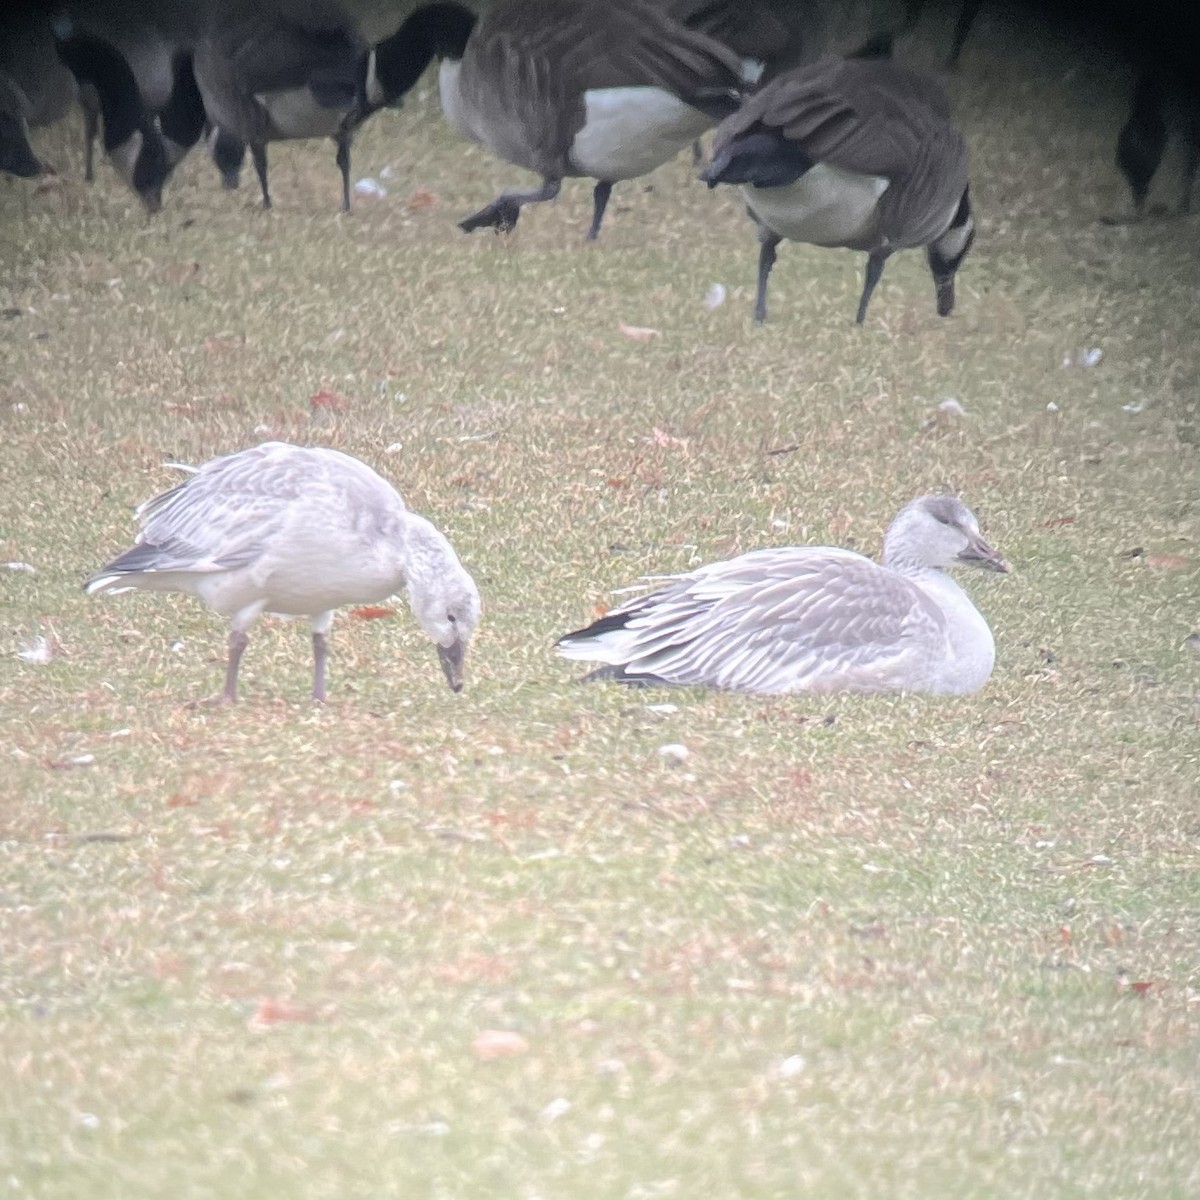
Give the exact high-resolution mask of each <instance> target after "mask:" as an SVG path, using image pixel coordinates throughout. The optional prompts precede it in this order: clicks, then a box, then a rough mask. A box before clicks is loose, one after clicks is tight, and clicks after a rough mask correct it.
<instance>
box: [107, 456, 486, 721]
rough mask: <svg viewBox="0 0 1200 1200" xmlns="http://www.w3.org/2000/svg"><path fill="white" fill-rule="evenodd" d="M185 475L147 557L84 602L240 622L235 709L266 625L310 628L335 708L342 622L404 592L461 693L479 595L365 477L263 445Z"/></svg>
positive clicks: (317, 691)
mask: <svg viewBox="0 0 1200 1200" xmlns="http://www.w3.org/2000/svg"><path fill="white" fill-rule="evenodd" d="M184 469H186V470H189V471H191V472H192V473H191V474H190V475H189V477H188V478H187V479H185V480H184V481H183V482H182V483H180V484H178V485H176V486H175V487H173V488H171V489H170V490H169V491H166V492H163V493H162V494H161V495H159V496H155V497H154V498H153V499H150V500H147V501H146V502H145V503H144V504H142V505H141V506H139V508H138V509H137V514H136V515H137V518H138V520H139V522H140V523H141V526H142V529H141V532H140V533H139V535H138V537H137V539H136V542H135V544H134V545H133V547H132V548H131V549H129V550H126V551H125V552H124V553H123V554H120V555H118V556H117V557H116V558H114V559H113V560H112V562H110V563H108V564H107V565H105V566H104V567H102V568H101V569H100V570H99V571H97V572H96V574H95V575H93V576H92V578H91V579H89V580H88V582H87V584H86V585H85V591H87V592H88V593H89V594H91V593H94V592H101V591H111V592H120V591H126V590H128V589H130V588H143V589H147V590H152V591H166V592H186V593H188V594H190V595H193V596H197V597H199V599H201V600H202V601H204V603H205V604H207V605H208V606H209V607H210V608H212V609H215V610H216V611H217V612H219V613H221V614H222V615H223V616H226V617H228V618H229V622H230V632H229V663H228V669H227V673H226V680H225V691H224V693H223V698H224V699H226V700H230V701H232V700H236V699H237V675H238V666H239V663H240V661H241V656H242V653H243V652H244V650H245V648H246V644H247V642H248V640H249V638H248V632H247V631H248V630H249V628H250V626H251V625H253V624H254V622H255V621H256V620H257V619H258V618H259V616H261V615H262V614H263V613H264V612H272V613H280V614H284V615H288V616H302V617H308V618H309V623H310V625H311V627H312V636H313V664H314V671H313V697H314V698H315V699H317V700H319V701H323V700H324V699H325V694H326V692H325V665H326V658H327V645H326V635H327V634H328V632H329V628H330V626H331V624H332V622H333V613H334V610H335V609H338V608H340V607H342V606H343V605H346V604H353V603H362V602H371V601H380V600H385V599H387V598H388V597H389V596H391V595H392V594H393V593H394V592H396V591H398V590H399V589H400V588H401V587H404V588H406V589H407V591H408V598H409V603H410V605H411V607H412V610H413V614H414V615H415V616H416V618H417V621H418V623H419V624H420V625H421V628H422V629H423V630H424V631H425V633H426V634H427V635H428V637H429V638H430V639H431V640H432V641H433V642H434V643H435V645H436V646H437V650H438V657H439V659H440V660H441V664H442V668H443V670H444V671H445V673H446V679H447V682H448V683H449V684H450V687H451V688H452V689H453V690H454V691H459V690H460V689H461V688H462V684H463V668H464V662H465V658H466V652H467V646H468V644H469V642H470V639H471V634H472V633H473V631H474V629H475V625H476V623H477V622H478V620H479V615H480V601H479V592H478V590H477V588H476V587H475V584H474V582H473V581H472V579H471V577H470V575H468V574H467V572H466V571H465V570H464V569H463V566H462V564H461V563H460V562H459V560H458V556H457V555H456V554H455V552H454V550H453V548H452V547H451V545H450V543H449V542H448V541H447V540H446V538H445V537H444V536H443V535H442V534H441V533H440V532H438V530H437V529H435V528H434V527H433V525H431V524H430V523H429V522H428V521H427V520H425V518H424V517H420V516H418V515H417V514H416V513H413V512H410V511H409V510H408V509H407V508H406V507H405V504H404V501H403V500H402V499H401V498H400V495H399V493H398V492H397V491H396V489H395V488H393V487H392V485H391V484H390V483H388V482H387V481H386V480H385V479H383V478H382V477H381V476H380V475H378V474H376V473H375V472H374V471H373V470H372V469H371V468H370V467H368V466H367V465H366V463H363V462H361V461H359V460H358V459H356V458H353V457H351V456H350V455H348V454H343V453H341V452H340V451H338V450H330V449H327V448H325V447H320V446H292V445H288V444H287V443H284V442H264V443H263V444H262V445H260V446H255V447H253V448H251V449H249V450H242V451H240V452H238V453H236V454H229V455H225V456H223V457H220V458H214V459H211V460H210V461H208V462H206V463H203V464H202V465H201V466H199V467H194V468H192V467H188V468H184Z"/></svg>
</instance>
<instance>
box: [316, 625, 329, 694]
mask: <svg viewBox="0 0 1200 1200" xmlns="http://www.w3.org/2000/svg"><path fill="white" fill-rule="evenodd" d="M312 643H313V693H312V694H313V699H314V700H315V701H316V702H317V703H318V704H324V703H325V664H326V663H327V662H328V661H329V644H328V642H327V641H326V638H325V635H324V634H323V633H317V632H316V631H315V630H314V631H313V635H312Z"/></svg>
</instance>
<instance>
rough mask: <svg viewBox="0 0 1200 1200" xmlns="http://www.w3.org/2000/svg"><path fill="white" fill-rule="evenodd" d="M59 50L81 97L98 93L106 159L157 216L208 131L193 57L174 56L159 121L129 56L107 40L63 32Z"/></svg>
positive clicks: (179, 53)
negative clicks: (174, 177) (177, 173)
mask: <svg viewBox="0 0 1200 1200" xmlns="http://www.w3.org/2000/svg"><path fill="white" fill-rule="evenodd" d="M57 45H58V54H59V57H60V58H61V59H62V61H63V62H64V63H65V64H66V65H67V66H68V67H69V68H70V70H71V72H72V74H73V75H74V76H75V78H76V80H77V81H78V82H79V84H80V85H81V91H82V90H83V88H82V85H88V86H89V87H90V88H92V89H94V93H95V95H96V97H97V99H98V103H99V108H100V113H101V116H102V118H103V127H104V150H105V153H106V154H107V155H108V157H109V159H110V160H111V161H112V164H113V166H114V167H115V168H116V170H117V173H118V174H119V175H120V176H121V177H122V178H123V179H124V180H125V182H126V183H128V184H129V186H130V187H131V188H132V189H133V190H134V191H135V192H136V193H137V195H138V197H139V198H140V199H141V201H142V203H143V204H144V205H145V206H146V209H147V211H148V212H151V213H154V212H157V211H158V210H159V209H160V208H161V207H162V189H163V185H164V184H165V183H166V181H167V179H168V178H170V175H171V172H172V171H173V170H174V169H175V166H176V165H177V164H178V163H179V161H180V160H181V159H182V158H183V156H184V155H185V154H186V153H187V151H188V149H189V148H190V147H191V146H192V145H194V144H195V142H196V140H197V138H198V137H199V136H200V131H201V129H202V128H203V125H204V105H203V102H202V100H201V97H200V92H199V90H198V89H197V87H196V78H195V75H194V73H193V70H192V56H191V52H190V51H187V50H177V51H175V52H174V55H173V63H172V87H171V91H170V94H169V96H168V98H167V100H166V102H165V104H164V105H163V107H162V109H161V111H160V112H159V114H158V116H157V117H155V116H154V115H153V114H152V113H151V112H150V110H149V109H148V108H147V106H146V104H145V102H144V100H143V98H142V94H141V90H140V88H139V87H138V83H137V79H136V77H135V75H134V73H133V70H132V68H131V67H130V65H129V63H128V62H127V61H126V59H125V57H124V55H122V54H121V53H120V51H118V50H117V49H116V48H115V47H114V46H112V45H110V44H109V42H107V41H106V40H105V39H103V38H100V37H96V36H94V35H92V34H89V33H78V32H73V31H68V30H64V34H63V36H60V37H59V38H58V41H57ZM89 169H90V168H89Z"/></svg>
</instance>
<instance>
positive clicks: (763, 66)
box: [660, 0, 832, 85]
mask: <svg viewBox="0 0 1200 1200" xmlns="http://www.w3.org/2000/svg"><path fill="white" fill-rule="evenodd" d="M660 2H661V3H663V4H664V5H665V8H666V11H667V12H668V13H669V14H670V15H671V16H672V17H674V18H675V20H677V21H679V22H681V23H682V24H684V25H686V26H687V27H688V28H689V29H694V30H696V31H697V32H698V33H703V34H705V35H707V36H708V37H711V38H713V39H715V40H716V41H718V42H720V43H721V44H722V45H724V46H728V47H729V49H730V50H732V51H733V52H734V53H735V54H736V55H737V56H738V57H739V58H740V59H741V60H742V63H743V74H744V75H746V76H748V77H750V81H751V82H752V83H754V84H755V85H761V84H764V83H767V82H769V81H770V80H771V79H773V78H774V77H775V76H776V75H778V74H780V73H781V72H782V71H786V70H788V69H789V68H791V67H798V66H800V65H801V64H802V63H805V62H810V61H812V60H814V59H816V58H818V57H819V56H820V54H821V49H822V47H823V46H824V44H825V41H826V39H827V36H828V35H827V26H828V23H829V17H830V10H831V7H832V6H831V4H830V3H829V2H828V0H660Z"/></svg>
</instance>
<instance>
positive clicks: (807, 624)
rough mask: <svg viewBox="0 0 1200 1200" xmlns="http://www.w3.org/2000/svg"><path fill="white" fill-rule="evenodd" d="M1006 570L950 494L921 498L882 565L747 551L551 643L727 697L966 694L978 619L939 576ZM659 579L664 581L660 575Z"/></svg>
mask: <svg viewBox="0 0 1200 1200" xmlns="http://www.w3.org/2000/svg"><path fill="white" fill-rule="evenodd" d="M963 565H966V566H977V567H986V568H988V569H990V570H993V571H1005V572H1006V571H1008V569H1009V567H1008V564H1007V563H1006V562H1005V561H1004V559H1003V558H1001V557H1000V555H999V554H998V553H997V552H996V551H995V550H994V549H993V548H992V547H991V546H989V545H988V543H987V542H986V541H984V539H983V537H982V536H981V535H980V532H979V523H978V522H977V521H976V520H975V517H974V516H973V515H972V513H971V512H970V510H969V509H968V508H967V507H966V506H965V505H964V504H963V503H962V502H961V501H959V500H958V499H956V498H955V497H953V496H921V497H920V498H918V499H916V500H914V501H912V503H910V504H908V505H906V506H905V507H904V508H903V509H901V510H900V513H899V515H898V516H897V517H896V518H895V520H894V521H892V523H891V525H890V526H889V528H888V531H887V534H886V535H885V536H884V539H883V565H882V566H879V565H878V564H876V563H874V562H872V561H871V560H870V559H869V558H864V557H863V556H862V555H861V554H855V553H854V552H853V551H852V550H839V549H834V548H831V547H828V546H790V547H779V548H777V549H767V550H752V551H751V552H750V553H749V554H743V555H741V556H740V557H738V558H734V559H730V560H729V561H727V562H720V563H713V564H710V565H709V566H704V567H701V568H700V569H699V570H696V571H691V572H689V573H688V574H686V575H676V576H669V577H668V581H667V585H666V586H665V587H663V588H662V589H660V590H659V591H655V592H650V593H649V594H647V595H642V596H638V597H637V598H636V599H633V600H630V601H628V602H626V603H625V604H622V605H621V606H620V607H619V608H616V609H614V610H613V611H612V612H610V613H608V614H607V615H605V616H603V617H601V618H600V620H598V621H596V622H594V623H593V624H592V625H590V626H588V628H586V629H581V630H579V631H578V632H576V633H569V634H567V635H566V637H564V638H562V639H561V640H560V641H559V642H558V649H559V652H560V653H561V654H563V655H564V656H566V657H567V658H579V659H586V660H591V661H593V662H602V663H605V664H607V665H606V666H604V667H602V668H600V669H599V670H597V671H594V672H592V674H591V675H589V676H587V678H588V679H615V680H619V681H620V682H622V683H646V684H679V685H700V684H702V685H707V686H709V687H717V688H727V689H729V690H731V691H738V692H754V693H758V694H761V695H779V694H783V693H786V692H834V691H843V692H933V693H966V692H975V691H978V690H979V688H981V687H982V686H983V685H984V683H986V682H987V679H988V676H989V675H991V673H992V663H993V660H994V656H995V647H994V643H993V641H992V634H991V630H989V629H988V625H987V622H986V621H985V620H984V619H983V617H982V616H981V615H980V614H979V612H978V610H977V609H976V608H975V606H974V605H973V604H972V603H971V601H970V599H969V598H968V597H967V594H966V593H965V592H964V591H963V590H962V589H961V588H960V587H959V586H958V584H957V583H955V582H954V580H953V579H951V578H950V576H949V575H947V574H945V573H944V571H943V568H944V567H950V566H963ZM660 578H661V577H660Z"/></svg>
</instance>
